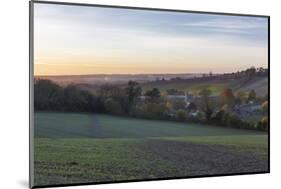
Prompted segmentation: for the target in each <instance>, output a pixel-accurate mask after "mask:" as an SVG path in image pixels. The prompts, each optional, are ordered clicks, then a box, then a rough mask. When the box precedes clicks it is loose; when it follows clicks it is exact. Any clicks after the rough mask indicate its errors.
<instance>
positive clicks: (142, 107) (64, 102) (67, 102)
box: [34, 79, 268, 130]
mask: <svg viewBox="0 0 281 189" xmlns="http://www.w3.org/2000/svg"><path fill="white" fill-rule="evenodd" d="M167 93H168V94H182V92H180V91H177V90H171V89H170V90H168V91H167ZM198 95H199V96H200V102H201V106H200V107H199V104H195V103H193V102H191V103H189V104H188V106H186V103H185V102H184V101H182V100H174V101H168V100H167V99H165V98H164V97H163V95H161V93H160V91H159V89H158V88H153V89H151V90H146V91H142V87H141V86H140V85H139V84H138V83H137V82H135V81H129V82H128V83H127V85H126V86H124V87H120V86H116V85H109V84H106V85H102V86H100V87H99V88H98V89H97V91H96V92H95V93H94V94H93V93H91V92H89V91H86V90H82V89H80V88H78V87H77V86H76V85H74V84H70V85H67V86H60V85H58V84H56V83H54V82H53V81H51V80H46V79H36V80H35V82H34V109H35V111H62V112H94V113H106V114H112V115H120V116H132V117H138V118H146V119H161V120H173V121H193V122H199V123H207V124H214V125H221V126H230V127H239V128H247V129H259V130H267V127H268V122H267V119H266V118H267V117H266V118H264V119H263V120H260V121H259V122H258V123H255V124H253V123H248V122H245V121H243V120H241V119H240V118H239V117H238V116H237V115H235V114H234V113H233V112H231V111H230V109H231V108H232V107H233V106H234V105H235V104H239V103H241V102H242V101H243V100H247V101H249V100H253V99H255V98H256V94H255V92H254V91H251V92H250V93H249V94H248V95H247V97H245V94H244V93H238V94H237V97H236V96H235V95H234V94H233V92H232V90H231V89H225V90H224V91H223V92H222V93H221V95H220V100H221V105H220V106H219V107H220V108H214V104H212V102H211V101H210V95H211V91H210V90H209V89H202V90H201V91H200V92H199V93H198ZM142 97H145V99H141V98H142ZM195 113H196V114H195Z"/></svg>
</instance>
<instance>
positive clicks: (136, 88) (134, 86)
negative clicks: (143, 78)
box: [125, 81, 142, 112]
mask: <svg viewBox="0 0 281 189" xmlns="http://www.w3.org/2000/svg"><path fill="white" fill-rule="evenodd" d="M125 90H126V96H127V101H128V103H127V106H126V108H125V109H126V112H129V111H130V110H131V109H132V108H134V106H135V102H136V99H137V97H138V96H140V95H141V92H142V89H141V87H140V85H139V84H138V83H137V82H135V81H129V82H128V85H127V87H126V89H125Z"/></svg>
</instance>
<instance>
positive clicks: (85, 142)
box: [34, 112, 268, 186]
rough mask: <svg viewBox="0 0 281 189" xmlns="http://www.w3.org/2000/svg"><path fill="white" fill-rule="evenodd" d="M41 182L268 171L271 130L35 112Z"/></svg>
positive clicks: (36, 155)
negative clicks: (268, 134) (267, 132)
mask: <svg viewBox="0 0 281 189" xmlns="http://www.w3.org/2000/svg"><path fill="white" fill-rule="evenodd" d="M34 146H35V150H34V159H35V164H34V166H35V180H34V182H35V185H37V186H38V185H48V184H66V183H67V184H70V183H84V182H108V181H122V180H123V181H124V180H138V179H153V178H167V177H183V176H198V175H208V174H209V175H213V174H232V173H241V172H242V173H243V172H244V173H248V172H266V171H268V164H267V162H268V161H267V160H268V159H267V152H268V149H267V134H266V133H264V132H258V131H249V130H240V129H230V128H223V127H213V126H206V125H198V124H188V123H177V122H165V121H151V120H142V119H133V118H124V117H113V116H108V115H93V114H75V113H65V114H63V113H43V112H40V113H36V114H35V140H34Z"/></svg>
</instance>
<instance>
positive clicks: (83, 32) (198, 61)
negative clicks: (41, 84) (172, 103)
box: [34, 3, 268, 75]
mask: <svg viewBox="0 0 281 189" xmlns="http://www.w3.org/2000/svg"><path fill="white" fill-rule="evenodd" d="M34 10H35V16H34V17H35V25H34V29H35V33H34V35H35V36H34V37H35V38H34V39H35V74H36V73H37V74H39V75H40V74H47V75H48V74H50V75H57V74H68V73H69V74H90V73H93V74H95V73H108V74H111V73H118V72H119V73H132V74H134V73H183V72H185V73H195V72H197V73H198V72H200V73H202V72H209V71H213V72H220V73H221V72H232V71H236V70H239V69H245V68H247V67H250V66H256V67H260V66H263V67H267V56H268V55H267V43H268V42H267V38H268V37H267V35H268V34H267V31H268V28H267V27H268V26H267V18H263V17H245V16H243V17H242V16H226V15H211V14H195V13H180V12H166V11H162V12H161V11H148V10H130V9H117V8H100V7H84V6H67V5H53V4H38V3H36V4H35V9H34ZM64 72H65V73H64Z"/></svg>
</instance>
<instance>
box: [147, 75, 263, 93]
mask: <svg viewBox="0 0 281 189" xmlns="http://www.w3.org/2000/svg"><path fill="white" fill-rule="evenodd" d="M154 87H156V88H158V89H160V90H161V91H166V90H167V89H172V88H174V89H178V90H182V91H188V92H191V93H197V92H198V91H200V90H202V89H204V88H208V89H209V90H211V92H212V95H219V94H220V93H221V92H222V91H223V90H224V89H226V88H231V89H232V90H233V91H234V92H238V91H243V92H249V91H250V90H252V89H253V90H255V91H256V93H257V95H259V96H265V95H266V94H267V93H268V78H267V77H265V76H262V77H261V76H257V77H254V78H252V79H248V78H245V77H242V78H235V79H234V78H230V79H217V78H214V79H211V78H207V79H205V80H202V79H200V78H198V79H186V80H185V79H182V80H173V81H153V82H147V83H143V84H142V88H143V90H149V89H152V88H154Z"/></svg>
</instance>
